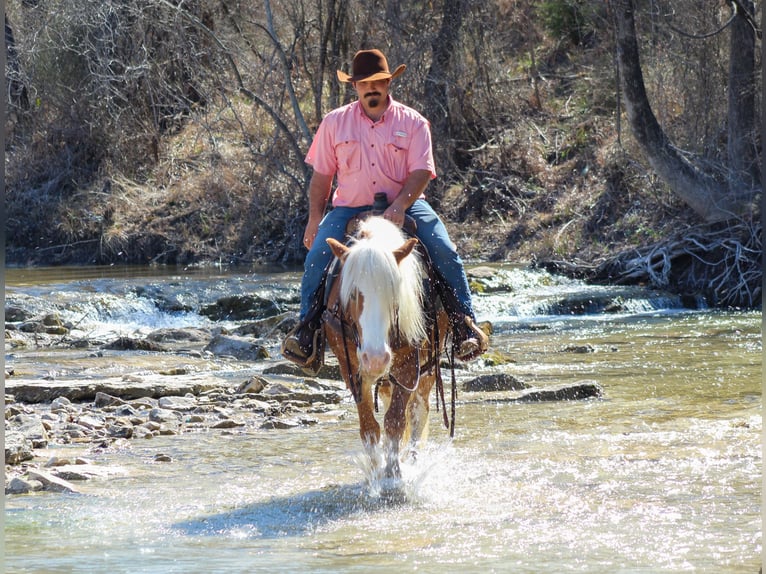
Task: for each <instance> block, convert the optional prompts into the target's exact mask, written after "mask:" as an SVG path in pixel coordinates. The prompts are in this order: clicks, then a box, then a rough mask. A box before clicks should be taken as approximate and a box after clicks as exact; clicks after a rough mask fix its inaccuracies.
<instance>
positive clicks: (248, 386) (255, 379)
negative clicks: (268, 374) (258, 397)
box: [237, 375, 269, 394]
mask: <svg viewBox="0 0 766 574" xmlns="http://www.w3.org/2000/svg"><path fill="white" fill-rule="evenodd" d="M268 384H269V382H268V381H267V380H266V379H264V378H263V377H259V376H257V375H255V376H252V377H250V378H249V379H248V380H246V381H245V382H244V383H242V384H241V385H239V387H238V388H237V392H238V393H240V394H246V393H253V394H257V393H260V392H261V391H262V390H263V389H265V388H266V386H267V385H268Z"/></svg>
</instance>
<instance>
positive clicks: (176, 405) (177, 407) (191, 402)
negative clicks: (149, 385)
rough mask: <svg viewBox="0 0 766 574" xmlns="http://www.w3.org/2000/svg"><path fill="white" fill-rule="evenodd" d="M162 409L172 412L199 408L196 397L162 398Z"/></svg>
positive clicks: (160, 402)
mask: <svg viewBox="0 0 766 574" xmlns="http://www.w3.org/2000/svg"><path fill="white" fill-rule="evenodd" d="M159 405H160V408H162V409H167V410H171V411H191V410H193V409H194V408H196V406H197V399H196V397H194V396H193V395H192V396H183V397H160V401H159Z"/></svg>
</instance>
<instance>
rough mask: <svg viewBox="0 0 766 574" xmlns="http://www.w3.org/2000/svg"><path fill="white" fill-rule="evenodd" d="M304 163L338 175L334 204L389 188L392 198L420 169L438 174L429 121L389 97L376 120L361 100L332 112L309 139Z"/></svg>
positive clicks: (364, 201) (368, 198)
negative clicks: (385, 107) (366, 111)
mask: <svg viewBox="0 0 766 574" xmlns="http://www.w3.org/2000/svg"><path fill="white" fill-rule="evenodd" d="M306 163H308V164H309V165H311V166H312V167H313V168H314V171H317V172H319V173H321V174H323V175H330V176H332V175H337V186H336V188H335V193H334V194H333V198H332V204H333V205H334V206H347V207H359V206H363V205H372V202H373V197H374V196H375V194H376V193H377V192H379V191H383V192H385V193H386V195H387V196H388V201H389V203H390V202H391V201H393V199H394V198H395V197H396V196H397V195H398V194H399V191H400V190H401V189H402V185H404V181H405V180H406V179H407V176H408V175H409V174H410V173H412V172H413V171H415V170H418V169H426V170H428V171H430V172H431V179H433V178H435V177H436V168H435V166H434V158H433V151H432V149H431V130H430V126H429V123H428V120H426V119H425V118H424V117H423V116H422V115H420V114H419V113H418V112H417V111H415V110H413V109H412V108H409V107H407V106H405V105H403V104H400V103H399V102H396V101H394V99H393V98H391V97H390V96H389V106H388V109H387V110H386V113H385V114H383V117H382V118H381V119H380V121H379V122H377V123H373V122H372V120H371V119H370V118H368V117H367V115H366V114H365V113H364V109H363V108H362V105H361V104H360V103H359V102H358V101H356V102H353V103H351V104H348V105H345V106H342V107H340V108H337V109H335V110H333V111H331V112H330V113H328V114H327V115H326V116H325V117H324V119H323V120H322V123H321V124H320V125H319V129H318V130H317V133H316V135H315V136H314V141H313V142H311V147H310V148H309V152H308V154H306ZM421 197H424V196H423V195H421Z"/></svg>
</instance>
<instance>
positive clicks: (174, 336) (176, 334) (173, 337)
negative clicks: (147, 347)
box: [146, 327, 211, 343]
mask: <svg viewBox="0 0 766 574" xmlns="http://www.w3.org/2000/svg"><path fill="white" fill-rule="evenodd" d="M210 336H211V335H210V331H206V330H205V329H197V328H193V327H188V328H186V329H157V330H156V331H153V332H152V333H150V334H149V335H148V336H147V337H146V338H147V339H149V340H150V341H153V342H155V343H178V342H189V341H191V342H201V341H207V340H208V339H210Z"/></svg>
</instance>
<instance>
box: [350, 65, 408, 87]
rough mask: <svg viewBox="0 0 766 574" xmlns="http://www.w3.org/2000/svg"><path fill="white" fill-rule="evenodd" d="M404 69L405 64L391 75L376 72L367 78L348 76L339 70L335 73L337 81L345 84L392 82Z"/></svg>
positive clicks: (405, 67)
mask: <svg viewBox="0 0 766 574" xmlns="http://www.w3.org/2000/svg"><path fill="white" fill-rule="evenodd" d="M406 69H407V66H406V65H405V64H400V65H399V66H398V67H397V68H396V70H394V71H393V73H391V74H389V73H388V72H377V73H375V74H370V75H369V76H349V75H348V74H347V73H346V72H341V71H340V70H338V71H337V74H338V80H340V81H341V82H345V83H348V82H374V81H375V80H393V79H394V78H396V77H397V76H401V75H402V74H403V73H404V70H406Z"/></svg>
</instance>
